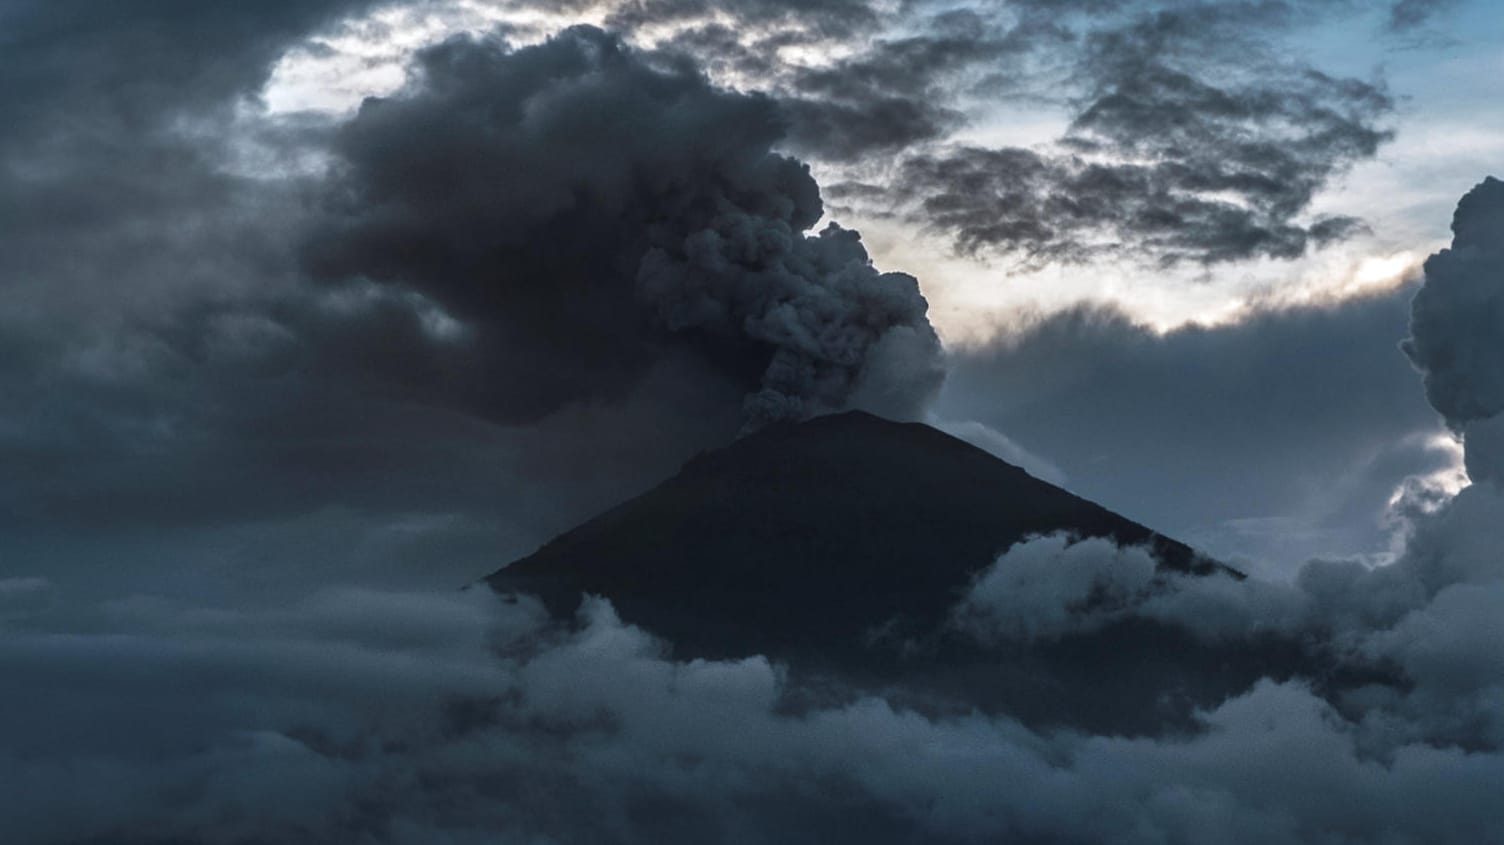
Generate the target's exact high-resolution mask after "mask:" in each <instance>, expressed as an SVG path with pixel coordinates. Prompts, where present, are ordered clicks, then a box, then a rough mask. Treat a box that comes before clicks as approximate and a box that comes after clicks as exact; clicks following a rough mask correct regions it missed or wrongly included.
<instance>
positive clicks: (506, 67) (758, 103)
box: [306, 28, 941, 423]
mask: <svg viewBox="0 0 1504 845" xmlns="http://www.w3.org/2000/svg"><path fill="white" fill-rule="evenodd" d="M419 61H420V66H421V74H420V78H421V82H419V83H418V84H417V85H415V86H414V87H413V88H411V89H410V90H407V91H405V92H402V93H400V94H398V95H396V96H394V97H390V98H385V99H375V100H368V101H367V102H366V104H365V105H364V106H363V107H362V108H361V111H360V113H359V114H358V115H357V116H356V117H355V118H354V119H353V120H352V121H351V122H350V124H349V125H347V126H346V127H344V128H343V129H342V130H341V133H340V135H339V138H338V141H337V143H336V151H337V152H338V153H339V155H340V157H341V162H342V164H341V167H340V174H341V175H340V178H338V180H337V181H336V183H335V184H334V186H333V187H332V189H331V192H330V194H329V205H330V208H331V214H330V216H329V219H328V223H327V225H326V226H324V227H323V228H321V229H320V230H318V231H317V232H315V233H313V234H312V235H311V236H310V237H309V239H308V241H307V243H308V247H307V252H306V256H307V266H308V267H309V268H310V269H311V271H312V272H313V273H314V274H315V275H316V276H318V277H321V278H324V279H328V280H331V281H334V280H342V279H353V278H363V279H372V280H376V281H378V282H382V283H389V284H401V285H405V286H409V287H410V288H412V289H414V290H417V291H419V292H420V293H422V294H423V295H424V296H426V297H427V298H429V299H431V300H432V301H434V302H435V303H436V304H437V305H438V306H439V307H440V308H442V309H443V311H444V313H445V314H446V315H447V316H449V317H451V318H453V319H455V320H457V321H458V322H459V323H460V324H461V325H462V326H463V327H464V328H465V330H466V331H467V332H469V333H470V338H471V340H470V343H469V344H468V345H469V349H468V350H467V351H468V353H469V358H470V359H471V360H474V361H476V362H478V363H477V369H479V370H481V371H483V372H484V373H485V379H484V381H482V382H480V383H478V384H475V385H473V388H474V389H475V390H476V391H477V395H476V396H475V403H476V406H477V408H478V409H480V410H482V411H483V412H484V413H486V414H487V415H488V416H491V417H493V418H495V419H500V420H506V421H529V420H532V419H536V418H538V417H539V416H541V415H543V414H546V413H548V412H550V411H553V410H556V409H558V408H560V407H562V406H564V405H565V404H567V403H569V402H573V401H580V400H585V399H591V398H594V397H599V396H607V397H609V396H611V395H614V394H620V393H621V392H622V391H624V390H626V389H628V388H629V387H630V385H631V384H632V383H633V382H634V380H635V379H636V378H637V377H639V376H640V374H641V373H642V372H644V371H645V370H646V369H647V367H648V366H650V365H651V364H652V362H653V361H655V360H657V359H659V358H661V357H662V356H664V355H666V354H669V353H670V352H671V351H672V350H674V349H676V348H689V349H692V350H694V351H695V352H696V353H697V354H700V355H703V356H704V357H705V359H706V360H708V361H711V362H713V363H715V364H716V365H717V366H718V368H719V369H720V370H721V371H722V373H723V375H724V377H725V378H727V379H729V380H732V381H734V382H736V383H739V384H743V385H744V386H745V387H746V389H747V390H748V393H749V397H748V400H747V409H748V414H749V418H750V419H751V420H752V422H753V423H763V422H767V421H771V420H777V419H798V418H803V417H807V416H810V415H812V414H815V413H820V412H822V411H831V410H838V409H841V408H843V407H845V406H846V405H847V404H848V403H849V402H850V401H851V399H852V397H853V396H855V395H858V394H860V395H862V396H864V397H868V398H869V399H870V400H871V401H872V404H873V405H875V406H876V407H879V408H881V409H883V410H886V411H888V412H889V413H894V414H898V415H912V414H914V413H916V412H917V411H918V409H920V408H922V406H923V404H924V403H925V402H926V401H927V399H928V397H929V395H931V394H932V393H933V391H934V390H935V388H936V387H937V386H938V383H939V380H940V376H941V373H940V368H939V362H938V354H939V342H938V340H937V339H936V337H935V334H934V331H933V329H932V328H931V327H930V325H929V322H928V320H927V319H926V317H925V310H926V305H925V301H924V299H923V297H921V296H920V294H919V290H918V286H917V283H916V282H915V280H914V279H913V278H912V277H909V276H905V275H902V274H892V273H889V274H883V273H879V272H878V271H876V270H875V269H873V268H872V266H871V263H870V261H869V260H868V257H867V253H866V251H865V249H864V248H863V247H862V245H861V242H860V239H859V237H858V236H857V234H856V233H855V232H850V231H847V230H843V229H840V228H839V227H836V226H829V227H827V228H825V229H824V230H822V231H821V232H819V233H818V234H816V235H813V236H810V235H807V234H806V230H808V229H809V228H810V227H811V226H813V225H814V223H815V222H816V220H818V219H819V217H820V215H821V205H820V200H819V193H818V189H817V187H816V185H815V183H814V181H813V179H811V178H810V176H809V174H808V171H807V168H805V167H804V166H803V165H801V164H800V163H799V162H797V161H794V160H792V159H788V158H785V157H782V156H779V155H775V154H773V153H771V152H770V147H771V146H772V145H773V144H774V143H775V142H776V141H777V140H778V139H779V138H780V137H781V135H782V133H783V127H782V124H781V123H780V118H779V116H778V112H777V109H776V108H775V106H774V104H773V103H772V102H771V101H768V100H767V99H765V98H762V97H758V96H749V95H742V94H736V93H731V92H728V91H722V90H718V89H716V88H713V87H712V86H711V85H710V84H709V83H708V82H707V81H706V80H705V79H704V78H703V77H702V76H701V75H700V74H699V73H698V72H697V71H696V70H695V68H694V67H692V66H691V65H689V64H687V63H686V62H685V61H684V60H682V59H678V58H674V57H672V56H668V55H655V54H646V53H638V52H635V51H633V50H631V49H629V48H627V47H625V46H624V45H623V44H622V43H621V42H620V41H619V40H617V39H616V38H614V37H612V36H609V35H606V34H605V33H603V32H600V31H598V30H593V29H584V28H577V29H572V30H568V31H566V32H565V33H563V34H561V35H559V36H557V37H555V38H554V39H552V40H550V41H548V42H546V43H545V44H542V45H538V46H534V47H526V48H522V49H519V50H516V51H509V50H507V49H506V48H505V47H504V46H502V45H500V44H498V43H494V42H488V41H477V40H471V39H466V38H461V39H457V40H453V41H450V42H448V43H446V44H444V45H442V46H439V47H435V48H432V49H430V50H428V51H426V52H424V53H423V54H422V55H421V57H420V60H419ZM435 126H442V127H445V131H444V132H443V133H441V134H435V133H434V131H433V127H435ZM503 186H504V187H503ZM891 348H897V349H899V350H901V353H902V354H901V357H903V358H904V359H905V360H906V361H907V362H910V363H909V364H908V365H907V366H906V367H905V368H904V369H903V370H902V371H897V370H895V369H893V368H891V367H884V366H883V365H884V364H885V363H887V362H890V361H892V360H893V359H894V358H895V356H894V355H893V353H892V352H891V351H889V350H890V349H891ZM926 358H929V359H930V360H931V361H933V362H934V363H932V364H930V365H928V366H925V365H922V364H920V365H915V364H914V363H913V362H917V361H923V360H924V359H926Z"/></svg>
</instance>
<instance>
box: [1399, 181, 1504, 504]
mask: <svg viewBox="0 0 1504 845" xmlns="http://www.w3.org/2000/svg"><path fill="white" fill-rule="evenodd" d="M1403 348H1404V350H1405V353H1406V354H1407V355H1409V356H1410V360H1412V361H1414V362H1415V365H1416V366H1417V367H1419V368H1420V369H1421V371H1422V372H1423V373H1424V374H1425V382H1426V398H1427V399H1429V400H1430V401H1431V405H1432V406H1433V407H1435V408H1436V410H1437V411H1440V412H1441V414H1442V416H1443V417H1445V418H1446V420H1447V423H1448V424H1449V425H1451V426H1452V427H1453V429H1455V430H1457V431H1459V432H1461V433H1462V434H1463V436H1464V437H1465V438H1466V440H1467V468H1468V473H1469V475H1470V476H1472V478H1473V480H1475V481H1483V480H1495V481H1499V480H1504V432H1501V431H1500V430H1499V423H1498V421H1496V420H1495V419H1494V418H1495V417H1497V416H1498V415H1499V412H1500V411H1504V366H1501V363H1504V182H1501V181H1499V180H1498V179H1495V178H1493V177H1489V178H1487V179H1484V180H1483V181H1482V182H1480V183H1479V184H1478V185H1477V186H1476V187H1474V188H1473V189H1472V190H1471V191H1468V193H1467V194H1466V195H1465V196H1464V197H1463V198H1462V200H1461V202H1459V203H1458V204H1457V211H1456V213H1455V214H1453V216H1452V246H1451V248H1450V249H1444V250H1442V251H1440V252H1438V253H1436V254H1435V255H1432V256H1431V257H1430V258H1429V259H1427V260H1426V283H1425V285H1424V286H1423V287H1422V288H1421V289H1420V291H1419V292H1418V293H1417V294H1416V295H1415V301H1414V303H1413V304H1412V305H1411V319H1410V337H1409V338H1408V339H1407V340H1406V341H1405V343H1404V346H1403Z"/></svg>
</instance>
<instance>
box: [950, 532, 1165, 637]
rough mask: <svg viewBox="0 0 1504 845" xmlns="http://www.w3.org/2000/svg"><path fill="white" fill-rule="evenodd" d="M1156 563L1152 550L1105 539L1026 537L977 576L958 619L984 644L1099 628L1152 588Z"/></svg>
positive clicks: (958, 612) (960, 607)
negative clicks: (1122, 546)
mask: <svg viewBox="0 0 1504 845" xmlns="http://www.w3.org/2000/svg"><path fill="white" fill-rule="evenodd" d="M1155 567H1156V562H1155V559H1154V556H1153V554H1152V553H1150V552H1149V551H1148V550H1147V549H1144V548H1141V547H1136V546H1129V547H1126V548H1119V547H1118V546H1117V544H1115V543H1113V542H1112V541H1111V540H1108V539H1103V538H1100V537H1092V538H1087V539H1084V540H1081V541H1080V542H1072V538H1070V537H1069V536H1065V535H1052V536H1048V537H1039V538H1035V539H1032V540H1026V541H1024V542H1022V543H1019V544H1017V545H1015V546H1013V547H1012V548H1010V549H1008V550H1007V551H1006V552H1004V553H1003V554H1001V555H999V556H998V558H997V560H996V561H995V562H993V564H992V565H991V566H989V567H988V568H987V569H985V570H984V571H982V572H981V573H980V574H979V575H978V576H977V578H976V580H975V581H974V582H973V583H972V585H971V587H970V589H969V590H968V591H967V593H966V595H965V597H964V598H962V600H961V602H960V604H959V605H958V606H957V607H956V610H955V624H956V625H957V626H958V627H960V628H961V629H963V630H965V631H967V632H968V633H970V634H971V635H972V636H974V637H976V638H978V639H979V640H982V641H983V642H987V641H997V640H1006V639H1022V640H1035V639H1057V638H1059V637H1061V636H1064V635H1066V634H1075V633H1083V632H1088V631H1092V630H1096V629H1099V628H1101V627H1102V626H1104V625H1106V624H1107V623H1108V622H1110V621H1112V620H1113V619H1114V618H1115V617H1117V616H1119V615H1120V614H1121V613H1122V612H1123V611H1124V610H1125V609H1126V608H1128V607H1129V605H1130V604H1131V603H1132V602H1133V601H1134V600H1135V599H1137V598H1139V594H1140V593H1142V592H1144V591H1145V590H1147V589H1148V587H1149V584H1150V582H1151V581H1152V580H1153V579H1154V570H1155Z"/></svg>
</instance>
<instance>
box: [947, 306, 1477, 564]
mask: <svg viewBox="0 0 1504 845" xmlns="http://www.w3.org/2000/svg"><path fill="white" fill-rule="evenodd" d="M1415 290H1416V288H1415V286H1414V285H1403V286H1400V287H1396V288H1394V289H1391V290H1386V291H1381V292H1377V293H1373V294H1369V295H1364V296H1361V297H1357V298H1352V299H1347V300H1343V301H1341V302H1323V303H1315V304H1310V305H1298V306H1263V307H1256V308H1252V309H1250V310H1249V311H1248V312H1247V313H1245V314H1243V315H1241V317H1240V318H1239V319H1237V320H1236V321H1234V322H1230V323H1227V324H1223V325H1215V326H1194V325H1191V326H1184V327H1180V328H1177V329H1173V330H1170V331H1168V332H1165V333H1160V332H1159V331H1157V330H1155V329H1153V328H1151V327H1148V326H1142V325H1138V324H1136V323H1135V322H1134V321H1133V320H1132V319H1130V318H1128V317H1127V316H1125V315H1124V314H1122V313H1119V312H1118V311H1117V310H1116V309H1114V308H1112V307H1110V306H1093V305H1082V306H1081V307H1079V308H1076V309H1073V310H1070V311H1065V312H1061V313H1057V314H1053V315H1048V316H1042V317H1038V318H1036V319H1032V320H1028V319H1026V320H1024V321H1023V322H1022V323H1021V324H1019V325H1017V326H1000V327H999V333H998V335H997V337H996V339H995V340H993V341H992V342H990V343H987V344H984V345H980V346H975V347H960V348H957V349H954V350H952V352H951V371H950V374H949V376H948V380H947V382H946V386H945V389H944V391H943V393H942V396H941V399H940V401H939V402H938V403H937V405H936V414H937V416H938V417H939V418H941V419H959V420H975V421H978V422H981V423H984V424H986V425H987V426H989V427H991V428H993V429H995V430H997V431H1000V432H1003V433H1005V434H1006V435H1007V436H1008V437H1009V438H1010V439H1011V440H1012V441H1013V442H1015V443H1017V444H1018V445H1019V446H1020V447H1022V448H1025V449H1027V450H1029V451H1030V452H1032V453H1034V454H1037V455H1039V456H1040V457H1041V458H1043V459H1044V460H1047V461H1050V462H1052V463H1053V464H1054V465H1056V466H1058V468H1059V470H1060V471H1061V472H1062V473H1063V474H1064V476H1065V478H1066V479H1068V481H1069V485H1070V486H1071V488H1072V489H1073V490H1075V491H1076V492H1078V493H1080V494H1082V495H1085V496H1087V497H1088V498H1091V499H1094V500H1096V501H1100V502H1103V503H1104V504H1106V505H1107V506H1109V507H1112V508H1113V509H1115V510H1118V511H1120V512H1123V513H1126V514H1128V515H1130V516H1132V517H1133V518H1135V519H1137V520H1139V521H1141V522H1143V523H1145V524H1147V525H1152V526H1155V528H1156V529H1158V530H1161V531H1164V532H1166V533H1167V534H1169V535H1170V536H1176V537H1179V538H1181V539H1183V540H1187V541H1189V542H1191V543H1192V544H1193V545H1197V546H1198V547H1200V548H1203V549H1204V550H1206V551H1207V552H1209V553H1211V554H1213V555H1215V556H1219V557H1220V556H1229V557H1230V556H1248V557H1254V558H1257V559H1260V560H1263V561H1268V562H1277V563H1278V564H1281V565H1282V566H1283V567H1285V568H1286V569H1287V571H1293V569H1294V567H1295V566H1297V565H1299V564H1300V563H1301V562H1303V561H1304V560H1306V559H1307V558H1309V557H1313V556H1318V555H1340V554H1351V553H1355V552H1359V551H1363V552H1366V553H1368V554H1372V555H1378V554H1381V553H1384V552H1386V551H1388V549H1389V540H1388V535H1389V530H1388V527H1387V526H1386V525H1385V524H1384V523H1383V515H1384V514H1385V512H1386V510H1387V509H1388V507H1389V502H1390V499H1391V496H1392V495H1393V494H1394V492H1395V490H1396V489H1397V488H1398V487H1399V486H1400V485H1402V484H1403V483H1404V481H1405V479H1406V478H1407V477H1410V476H1412V475H1420V474H1425V473H1427V472H1431V471H1433V470H1435V469H1437V468H1439V467H1443V466H1449V465H1450V464H1451V463H1452V462H1453V461H1455V455H1454V454H1453V452H1452V451H1450V450H1448V449H1444V448H1441V444H1445V443H1446V436H1445V431H1444V430H1443V429H1442V427H1441V426H1440V425H1439V423H1438V422H1437V420H1436V417H1435V414H1434V412H1433V411H1432V410H1431V409H1430V408H1429V407H1427V405H1426V403H1425V402H1424V401H1423V399H1422V397H1421V396H1420V394H1419V391H1417V390H1416V386H1415V375H1414V373H1413V371H1412V370H1411V369H1410V367H1408V366H1406V362H1405V360H1404V357H1403V356H1402V355H1400V354H1398V353H1397V352H1396V351H1395V348H1394V343H1395V338H1396V337H1399V336H1401V335H1403V334H1404V331H1405V324H1406V320H1407V313H1408V308H1409V300H1410V298H1411V297H1412V296H1413V295H1414V292H1415ZM1438 441H1439V442H1438ZM1256 519H1262V520H1265V521H1263V522H1255V521H1254V520H1256Z"/></svg>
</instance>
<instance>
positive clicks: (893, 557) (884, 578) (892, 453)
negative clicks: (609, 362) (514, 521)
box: [490, 411, 1210, 654]
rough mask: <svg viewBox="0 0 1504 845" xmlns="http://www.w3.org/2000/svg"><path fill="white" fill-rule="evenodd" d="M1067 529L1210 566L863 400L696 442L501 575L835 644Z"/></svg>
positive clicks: (684, 629)
mask: <svg viewBox="0 0 1504 845" xmlns="http://www.w3.org/2000/svg"><path fill="white" fill-rule="evenodd" d="M1062 531H1064V532H1071V533H1073V534H1075V535H1078V536H1080V537H1109V538H1111V539H1113V540H1114V541H1116V542H1118V543H1148V544H1151V545H1152V546H1153V547H1154V548H1155V550H1156V551H1157V552H1158V553H1159V556H1160V558H1161V559H1162V560H1163V561H1164V565H1166V566H1169V567H1173V568H1176V569H1180V570H1191V569H1193V568H1195V567H1197V566H1201V567H1208V566H1210V564H1206V563H1204V562H1201V563H1198V562H1197V559H1196V557H1195V555H1194V553H1193V552H1192V551H1191V550H1190V549H1189V548H1187V547H1185V546H1184V545H1182V544H1180V543H1176V542H1174V541H1171V540H1168V539H1165V538H1163V537H1160V536H1158V535H1156V534H1155V533H1154V532H1152V531H1150V530H1149V529H1148V528H1145V527H1144V526H1142V525H1139V524H1137V523H1134V522H1131V521H1129V520H1127V519H1124V518H1123V517H1120V516H1118V515H1116V514H1113V513H1111V512H1110V511H1107V510H1106V509H1104V508H1102V507H1100V506H1098V505H1095V504H1093V503H1091V502H1088V501H1086V500H1084V499H1081V498H1079V497H1077V496H1074V495H1072V494H1070V493H1068V492H1066V491H1064V490H1061V489H1060V488H1058V487H1055V486H1053V485H1050V484H1048V483H1046V482H1044V481H1041V480H1039V479H1037V478H1034V477H1033V476H1031V475H1029V474H1028V473H1027V472H1025V471H1023V470H1022V469H1019V468H1018V467H1016V466H1013V465H1012V464H1009V463H1007V462H1005V461H1002V460H999V459H998V458H996V457H993V456H992V455H990V454H988V453H987V452H985V451H983V450H981V449H978V448H976V447H974V446H972V445H970V444H968V443H966V442H964V441H962V440H958V439H957V438H955V437H952V436H950V435H948V434H945V433H943V432H941V431H938V430H936V429H934V428H931V427H930V426H927V425H923V424H920V423H900V422H893V421H891V420H886V419H882V418H880V417H877V416H873V415H872V414H868V413H863V412H860V411H852V412H847V413H842V414H831V415H828V416H823V417H817V418H815V419H812V420H809V421H807V422H802V423H786V424H778V425H774V426H770V427H768V428H766V429H764V430H762V431H759V432H757V433H754V434H751V435H748V436H747V437H744V438H742V439H741V440H739V441H737V442H736V443H733V444H732V445H730V446H728V447H726V448H724V449H720V450H717V451H713V452H707V453H703V454H701V455H699V456H697V457H695V458H694V459H692V460H690V461H689V462H688V463H687V464H686V465H685V466H684V467H683V469H681V470H680V472H679V473H678V474H677V475H675V476H674V477H673V478H670V479H669V480H667V481H665V482H664V483H662V484H660V485H659V486H658V487H656V488H654V489H653V490H650V491H648V492H647V493H645V494H643V495H641V496H639V497H637V498H636V499H633V500H631V501H629V502H626V503H624V504H622V505H620V506H618V507H616V508H613V509H612V510H610V511H607V512H606V513H604V514H601V515H600V516H598V517H596V518H595V519H592V520H590V521H589V522H586V523H585V524H583V525H581V526H579V527H578V528H575V529H574V530H572V531H569V532H566V533H565V534H563V535H561V536H560V537H558V538H556V539H555V540H553V541H551V542H549V543H548V544H546V545H544V546H543V547H542V548H540V549H539V550H538V551H537V552H535V553H534V554H532V555H530V556H528V557H526V558H523V559H522V560H519V561H517V562H516V563H514V564H512V565H511V566H509V567H507V568H506V569H504V570H502V571H501V572H498V573H497V574H496V575H494V576H492V578H491V579H490V580H491V583H492V584H493V585H495V586H497V587H499V588H503V589H529V590H533V591H536V592H539V593H540V594H543V595H545V596H546V597H547V598H549V600H550V602H551V603H553V604H554V605H555V606H557V607H559V608H560V609H563V608H564V606H566V605H572V603H573V601H575V600H577V597H578V595H579V594H580V593H583V592H588V593H596V594H601V595H605V596H607V597H609V598H611V599H612V601H613V602H615V603H616V605H617V607H618V609H619V610H620V612H621V613H622V615H623V617H624V618H626V619H627V620H628V621H631V622H635V623H638V624H642V625H644V626H645V627H647V628H649V629H652V630H654V631H655V632H657V633H660V634H663V635H665V636H667V637H669V638H670V639H672V640H673V641H674V642H675V643H677V644H679V645H680V647H681V648H683V649H685V650H687V651H691V652H704V653H711V654H719V653H734V652H739V651H740V652H747V651H764V652H769V651H771V652H774V653H778V652H782V651H788V650H801V651H802V650H806V649H808V648H810V647H818V648H819V649H822V650H841V649H843V648H846V647H850V646H853V645H855V644H857V643H859V642H861V640H862V638H863V637H864V636H865V635H866V634H867V632H869V631H870V630H871V629H873V628H876V627H881V626H891V625H892V624H893V622H894V621H895V620H898V621H903V620H909V621H912V622H914V623H915V624H933V623H935V622H936V621H937V620H939V619H940V618H941V617H942V616H943V614H944V613H945V612H946V610H947V609H948V608H949V607H950V606H951V605H952V604H953V603H954V602H955V600H956V599H957V598H958V597H959V596H960V594H961V592H962V591H963V590H964V589H965V588H966V587H967V585H968V584H969V583H970V581H971V579H972V578H973V576H974V575H975V574H976V573H977V572H978V571H979V570H981V569H982V568H983V567H985V566H987V565H988V564H989V563H991V562H992V561H993V560H994V559H995V558H996V556H997V555H998V554H999V553H1001V552H1003V551H1005V550H1006V549H1007V548H1008V547H1009V546H1011V545H1013V544H1014V543H1016V542H1018V541H1020V540H1023V539H1025V538H1027V537H1029V536H1032V535H1036V534H1048V533H1053V532H1062Z"/></svg>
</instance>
